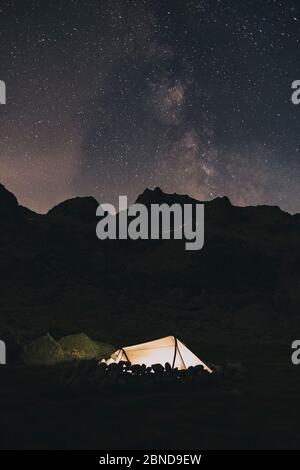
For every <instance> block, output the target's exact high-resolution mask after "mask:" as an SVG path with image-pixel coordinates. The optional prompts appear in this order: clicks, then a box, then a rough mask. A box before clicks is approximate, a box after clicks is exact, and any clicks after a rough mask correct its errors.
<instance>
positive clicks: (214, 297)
mask: <svg viewBox="0 0 300 470" xmlns="http://www.w3.org/2000/svg"><path fill="white" fill-rule="evenodd" d="M136 202H138V203H143V204H145V205H150V204H152V203H156V204H162V203H166V204H169V205H172V204H174V203H179V204H188V203H190V204H196V203H197V202H198V201H197V200H195V199H193V198H190V197H189V196H188V195H178V194H166V193H164V192H163V191H162V190H161V189H159V188H155V189H154V190H151V189H146V190H145V191H144V192H143V193H142V194H141V195H139V196H138V198H137V201H136ZM203 203H204V205H205V244H204V248H203V249H202V250H200V251H191V252H188V251H186V250H185V249H184V241H182V240H153V241H151V240H137V241H132V240H106V241H100V240H98V238H97V237H96V224H97V222H98V220H99V219H97V217H96V208H97V206H98V202H97V201H96V200H95V199H94V198H90V197H83V198H73V199H69V200H67V201H64V202H62V203H61V204H58V205H57V206H55V207H54V208H52V209H51V210H49V212H48V213H47V214H45V215H40V214H35V213H34V212H33V211H31V210H29V209H26V208H24V207H22V206H20V205H19V204H18V201H17V199H16V197H15V196H14V195H13V194H12V193H10V192H9V191H8V190H6V189H5V187H4V186H3V185H0V214H1V226H0V262H1V271H0V281H1V283H0V297H1V305H2V307H1V312H2V314H1V318H0V332H1V331H2V336H5V332H7V331H10V332H11V331H13V332H14V333H13V336H14V337H15V341H16V342H17V343H19V342H21V343H22V342H23V341H28V339H31V338H34V337H37V336H39V335H42V334H45V332H47V331H50V332H51V334H54V335H55V334H56V333H57V334H60V335H65V334H71V333H77V332H78V331H84V332H85V333H86V334H91V335H94V337H95V336H96V337H99V338H100V339H101V340H107V341H108V342H111V343H113V344H118V342H119V343H120V344H123V343H124V338H126V341H127V342H128V343H129V342H130V340H132V341H134V342H135V341H137V340H138V341H141V340H143V339H145V340H146V339H149V337H150V338H151V337H160V336H163V335H165V334H170V332H172V334H173V333H174V334H175V335H177V336H179V337H184V338H186V339H187V341H188V342H189V343H191V344H193V341H194V342H195V341H196V340H197V337H198V336H197V335H198V334H199V332H201V335H205V336H206V337H210V335H215V330H216V328H217V329H218V335H221V336H222V335H223V334H226V335H229V337H230V338H231V340H232V338H233V337H235V335H236V334H237V332H239V335H246V336H247V335H248V336H252V335H255V336H256V337H257V336H263V335H264V334H265V332H266V330H267V331H268V334H271V333H270V332H271V331H273V332H275V333H274V335H275V336H276V334H279V332H280V333H281V334H282V332H283V331H285V329H286V330H287V331H289V328H293V325H294V322H295V321H296V320H295V319H296V318H297V317H296V315H297V312H298V309H299V292H300V285H299V279H300V276H299V274H300V250H299V242H298V241H299V228H300V217H299V215H290V214H288V213H285V212H284V211H282V210H280V209H279V208H278V207H270V206H257V207H236V206H234V205H232V204H231V202H230V200H229V199H228V198H227V197H220V198H216V199H213V200H211V201H204V202H203ZM145 331H147V336H146V337H145ZM272 334H273V333H272ZM222 337H223V336H222ZM10 338H11V334H10ZM129 344H130V343H129Z"/></svg>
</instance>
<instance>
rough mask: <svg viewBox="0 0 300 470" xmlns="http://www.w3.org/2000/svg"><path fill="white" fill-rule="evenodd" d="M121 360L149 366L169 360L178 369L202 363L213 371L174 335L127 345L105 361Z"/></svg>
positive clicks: (162, 363)
mask: <svg viewBox="0 0 300 470" xmlns="http://www.w3.org/2000/svg"><path fill="white" fill-rule="evenodd" d="M121 361H128V362H130V363H131V364H132V365H134V364H145V365H146V366H147V367H151V366H152V365H154V364H161V365H163V366H165V364H166V363H167V362H168V363H169V364H170V365H171V367H172V369H174V368H178V370H184V369H188V368H189V367H191V366H198V365H202V366H203V368H204V369H205V370H207V371H208V372H212V370H211V369H210V368H209V367H208V366H207V365H206V364H204V362H202V361H201V360H200V359H199V358H198V357H197V356H196V355H195V354H194V353H192V351H190V350H189V349H188V348H187V347H186V346H185V344H183V343H182V342H181V341H179V340H178V339H177V338H175V337H174V336H166V337H165V338H161V339H157V340H154V341H149V342H147V343H142V344H136V345H134V346H125V347H123V348H121V349H118V350H117V351H116V352H114V353H113V354H112V356H111V357H110V359H108V360H107V361H105V362H106V363H107V364H113V363H118V362H121Z"/></svg>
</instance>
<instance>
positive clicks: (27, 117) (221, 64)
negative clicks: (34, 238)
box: [0, 0, 300, 213]
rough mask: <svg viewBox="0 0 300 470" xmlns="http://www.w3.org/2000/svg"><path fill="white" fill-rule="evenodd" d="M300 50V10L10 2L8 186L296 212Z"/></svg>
mask: <svg viewBox="0 0 300 470" xmlns="http://www.w3.org/2000/svg"><path fill="white" fill-rule="evenodd" d="M299 51H300V4H299V0H297V1H289V0H285V1H277V0H257V1H256V0H254V1H251V0H245V1H241V0H239V1H237V0H198V1H185V0H181V1H174V0H172V1H166V0H159V1H151V0H148V1H142V0H139V1H129V0H119V1H115V0H112V1H96V0H86V1H84V0H74V1H72V0H68V1H64V0H60V1H58V0H55V1H54V0H48V1H45V0H43V1H41V0H40V1H31V0H29V1H27V0H24V1H22V2H21V1H18V2H14V1H3V0H1V2H0V59H1V64H0V79H1V80H4V81H5V82H6V86H7V104H6V105H2V106H1V107H0V181H1V182H2V183H4V184H5V185H6V186H7V188H8V189H9V190H11V191H13V192H14V193H15V194H16V196H17V197H18V199H19V201H20V203H21V204H23V205H25V206H28V207H30V208H32V209H33V210H36V211H38V212H45V211H47V210H48V209H49V208H50V207H52V206H53V205H54V204H57V203H58V202H61V201H62V200H64V199H66V198H69V197H73V196H77V195H94V196H95V197H96V198H97V199H98V200H99V201H101V202H112V203H116V202H117V197H118V195H128V196H129V199H130V201H133V200H135V198H136V197H137V195H138V194H139V193H141V192H142V191H143V190H144V189H145V188H146V187H150V188H153V187H155V186H160V187H161V188H162V189H163V190H164V191H167V192H177V193H187V194H190V195H191V196H193V197H196V198H198V199H201V200H206V199H212V198H214V197H217V196H220V195H227V196H228V197H229V198H230V199H231V201H232V203H234V204H238V205H256V204H271V205H279V206H280V207H281V208H282V209H284V210H287V211H289V212H291V213H294V212H300V106H295V105H293V104H292V102H291V94H292V89H291V85H292V82H293V81H294V80H300V54H299Z"/></svg>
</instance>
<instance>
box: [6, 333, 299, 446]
mask: <svg viewBox="0 0 300 470" xmlns="http://www.w3.org/2000/svg"><path fill="white" fill-rule="evenodd" d="M288 346H289V345H288V344H287V343H282V344H277V345H275V344H270V345H269V346H268V345H267V344H264V345H262V344H259V343H255V342H252V343H247V344H246V343H244V344H243V345H240V346H239V347H238V349H239V354H238V356H239V358H243V364H244V365H245V368H246V371H245V374H244V376H243V377H242V378H240V379H239V380H236V381H232V383H231V384H229V386H225V387H223V386H217V387H213V388H212V389H206V390H201V389H199V388H198V387H195V388H193V387H188V386H187V387H179V388H176V389H174V390H170V389H169V388H168V387H165V386H162V387H160V388H159V389H157V388H156V389H147V387H146V388H145V387H143V388H139V387H137V388H136V389H134V388H133V389H132V388H128V387H125V388H124V387H114V388H113V389H109V390H108V391H100V390H93V389H91V390H81V389H76V388H75V389H72V390H70V389H69V388H66V387H65V386H64V385H63V384H62V383H61V381H60V379H59V377H60V376H61V369H60V370H59V368H57V367H55V368H53V367H52V368H51V367H50V368H49V367H44V368H40V367H38V368H9V367H7V366H5V367H2V368H1V375H0V379H1V387H0V416H1V422H0V433H1V440H0V446H1V448H2V449H99V450H103V449H299V448H300V436H299V432H298V431H299V422H300V400H299V389H300V387H299V386H300V367H299V368H297V367H296V366H292V365H291V361H290V350H289V347H288ZM236 348H237V346H233V347H232V349H231V350H227V351H222V346H221V345H219V349H216V346H214V347H212V346H206V347H204V356H205V357H208V356H210V357H211V358H212V359H213V360H214V359H217V358H219V357H220V356H223V358H224V359H225V360H230V359H234V356H235V349H236ZM60 367H63V366H60Z"/></svg>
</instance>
